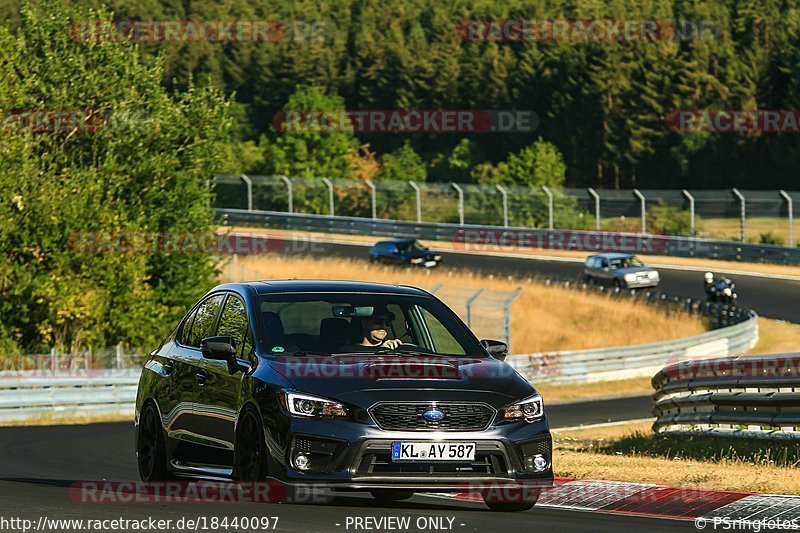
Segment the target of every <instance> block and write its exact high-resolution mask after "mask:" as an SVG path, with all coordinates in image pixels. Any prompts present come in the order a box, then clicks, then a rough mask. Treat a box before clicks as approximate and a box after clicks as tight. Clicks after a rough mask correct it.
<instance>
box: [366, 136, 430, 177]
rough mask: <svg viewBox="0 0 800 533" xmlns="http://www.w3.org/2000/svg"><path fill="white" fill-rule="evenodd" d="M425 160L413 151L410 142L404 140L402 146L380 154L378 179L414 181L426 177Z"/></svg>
mask: <svg viewBox="0 0 800 533" xmlns="http://www.w3.org/2000/svg"><path fill="white" fill-rule="evenodd" d="M427 174H428V172H427V168H426V167H425V161H423V160H422V158H421V157H420V156H419V154H417V152H415V151H414V149H413V148H412V147H411V143H410V142H409V141H406V142H404V143H403V146H401V147H400V148H398V149H397V150H395V151H394V152H389V153H386V154H383V156H381V168H380V171H379V172H378V179H381V180H387V181H408V180H411V181H416V182H421V181H425V180H426V179H427Z"/></svg>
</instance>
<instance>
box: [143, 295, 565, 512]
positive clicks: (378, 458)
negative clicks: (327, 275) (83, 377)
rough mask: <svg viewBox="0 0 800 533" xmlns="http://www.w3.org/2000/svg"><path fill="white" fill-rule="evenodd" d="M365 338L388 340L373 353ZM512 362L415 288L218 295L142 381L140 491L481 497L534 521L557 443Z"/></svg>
mask: <svg viewBox="0 0 800 533" xmlns="http://www.w3.org/2000/svg"><path fill="white" fill-rule="evenodd" d="M365 332H366V333H365ZM365 335H366V336H367V337H366V338H365ZM370 335H377V336H378V338H379V340H380V339H384V338H385V339H386V340H383V341H381V344H378V345H376V346H373V345H369V344H368V345H365V344H363V343H364V342H366V340H367V338H370V339H371V338H372V337H370ZM506 352H507V346H506V345H505V344H503V343H502V342H499V341H479V340H478V339H477V338H476V337H475V336H474V334H473V333H472V332H471V331H470V330H469V329H468V328H467V327H466V326H465V325H464V323H463V322H462V321H461V320H460V319H459V318H458V317H457V316H456V315H455V313H453V312H452V311H451V310H450V309H449V308H448V307H447V306H446V305H444V304H443V303H442V302H441V301H440V300H438V299H437V298H435V297H434V296H433V295H431V294H429V293H427V292H425V291H423V290H421V289H417V288H413V287H407V286H397V285H384V284H377V283H360V282H335V281H301V280H291V281H269V282H252V283H229V284H224V285H220V286H218V287H216V288H214V289H213V290H211V291H210V292H209V293H208V294H206V295H205V296H204V297H203V298H202V299H201V300H200V301H199V302H198V303H197V304H196V305H195V306H194V307H193V308H192V309H191V310H189V312H188V313H187V314H186V316H185V317H184V318H183V319H182V320H181V321H180V322H179V324H178V325H177V326H176V327H175V329H174V331H173V332H172V333H171V334H170V335H169V337H168V338H167V339H166V340H165V341H164V342H163V344H162V345H161V346H160V347H159V348H158V349H156V350H154V351H153V352H152V354H151V355H150V358H149V359H148V360H147V361H146V363H145V365H144V371H143V373H142V376H141V379H140V382H139V390H138V394H137V398H136V417H135V420H136V422H135V429H136V431H135V438H136V454H137V461H138V467H139V473H140V476H141V478H142V479H143V480H145V481H150V480H160V479H167V478H172V477H184V476H203V477H205V476H213V477H216V478H219V477H220V476H222V477H229V478H233V479H237V480H247V481H259V480H264V479H269V480H278V481H279V482H285V483H288V484H290V486H297V485H299V486H303V484H306V483H314V484H315V485H317V486H318V485H319V484H322V485H324V486H326V487H327V488H329V489H333V490H337V489H341V490H363V491H370V492H371V493H372V495H373V496H374V497H375V498H376V499H379V500H383V501H387V500H398V499H405V498H408V497H410V496H411V495H413V493H414V492H431V491H433V492H455V491H464V490H465V489H468V488H473V489H474V488H476V487H480V489H479V491H482V494H483V495H484V500H485V501H486V503H487V505H489V507H490V508H492V509H494V510H507V511H514V510H524V509H529V508H530V507H532V506H533V505H534V504H535V502H536V498H537V497H538V490H539V489H540V488H541V487H549V486H551V484H552V480H553V470H552V465H551V457H552V439H551V436H550V431H549V427H548V423H547V419H546V417H545V414H544V409H543V405H542V399H541V397H540V396H539V394H537V392H536V390H535V389H534V388H533V387H532V386H531V384H530V383H529V382H528V381H527V380H525V379H524V378H523V377H522V376H520V375H519V374H518V373H517V372H515V371H514V370H513V368H511V367H510V366H509V365H508V364H506V363H505V362H504V361H503V360H504V359H505V356H506ZM498 486H501V487H504V488H503V490H502V491H500V492H497V491H494V492H491V493H490V492H487V488H489V487H498ZM531 487H534V489H532V488H531ZM509 494H511V496H509ZM498 495H499V496H498ZM520 495H521V496H520Z"/></svg>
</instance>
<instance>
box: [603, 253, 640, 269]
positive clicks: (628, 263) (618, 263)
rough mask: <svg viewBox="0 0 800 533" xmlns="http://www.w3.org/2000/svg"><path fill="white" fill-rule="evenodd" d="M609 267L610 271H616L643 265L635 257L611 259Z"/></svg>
mask: <svg viewBox="0 0 800 533" xmlns="http://www.w3.org/2000/svg"><path fill="white" fill-rule="evenodd" d="M609 265H610V266H611V270H616V269H618V268H632V267H643V266H644V263H642V262H641V261H639V259H638V258H637V257H634V256H631V257H617V258H614V259H611V260H610V261H609Z"/></svg>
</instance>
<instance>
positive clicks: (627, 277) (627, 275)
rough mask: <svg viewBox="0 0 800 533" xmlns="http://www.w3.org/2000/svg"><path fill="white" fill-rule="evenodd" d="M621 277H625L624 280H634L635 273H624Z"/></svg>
mask: <svg viewBox="0 0 800 533" xmlns="http://www.w3.org/2000/svg"><path fill="white" fill-rule="evenodd" d="M622 277H623V278H625V281H636V274H625V275H624V276H622Z"/></svg>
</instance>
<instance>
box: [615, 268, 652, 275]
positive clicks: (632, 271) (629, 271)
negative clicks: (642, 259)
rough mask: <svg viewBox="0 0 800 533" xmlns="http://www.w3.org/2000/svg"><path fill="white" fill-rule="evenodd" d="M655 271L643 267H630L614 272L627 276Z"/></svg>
mask: <svg viewBox="0 0 800 533" xmlns="http://www.w3.org/2000/svg"><path fill="white" fill-rule="evenodd" d="M653 270H654V269H652V268H650V267H647V266H642V267H629V268H618V269H616V270H615V271H614V273H615V274H619V275H621V276H624V275H625V274H637V273H639V272H652V271H653Z"/></svg>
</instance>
